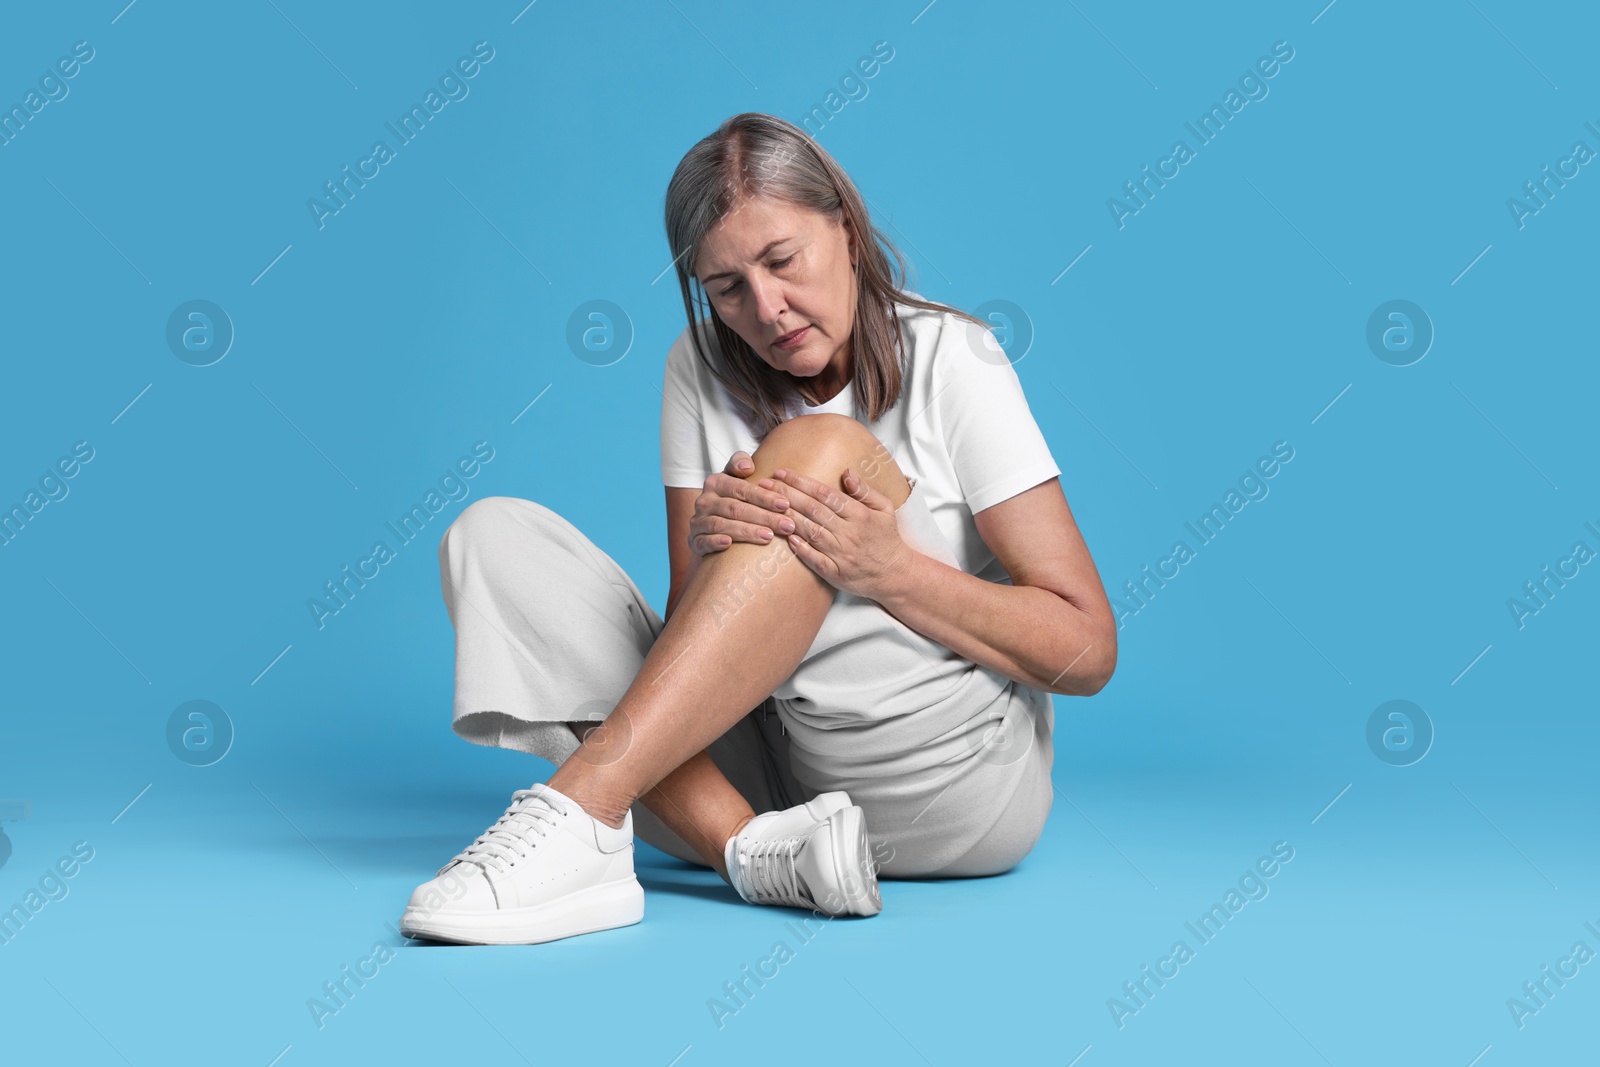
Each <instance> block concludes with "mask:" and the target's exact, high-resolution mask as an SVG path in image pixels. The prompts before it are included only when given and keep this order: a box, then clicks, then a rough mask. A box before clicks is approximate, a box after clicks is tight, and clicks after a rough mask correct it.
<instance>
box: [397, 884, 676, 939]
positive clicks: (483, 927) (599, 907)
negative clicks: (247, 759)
mask: <svg viewBox="0 0 1600 1067" xmlns="http://www.w3.org/2000/svg"><path fill="white" fill-rule="evenodd" d="M643 918H644V887H643V886H641V885H640V884H639V880H638V879H637V878H635V877H632V876H631V875H630V876H629V877H628V878H625V879H619V880H617V881H615V882H606V883H604V884H602V885H598V886H594V887H592V888H588V889H580V890H577V891H575V892H572V893H568V894H567V895H566V896H564V897H557V898H556V899H555V900H550V901H546V902H545V903H543V904H535V905H532V906H530V907H526V908H509V909H507V910H504V911H492V912H484V913H481V914H479V913H467V912H454V913H452V912H447V911H436V912H433V913H432V914H428V913H425V912H423V911H422V910H421V909H419V908H409V907H408V908H406V910H405V914H404V915H402V916H401V917H400V932H401V933H402V934H404V935H405V936H406V937H419V938H427V939H428V940H430V941H447V942H450V943H451V944H457V945H538V944H543V943H544V942H546V941H558V940H560V939H561V938H563V937H575V936H577V935H578V934H592V933H595V932H596V931H599V930H613V929H615V928H617V927H619V926H632V925H633V924H634V923H637V922H638V921H639V920H641V919H643Z"/></svg>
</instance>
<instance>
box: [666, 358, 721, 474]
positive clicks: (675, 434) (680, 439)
mask: <svg viewBox="0 0 1600 1067" xmlns="http://www.w3.org/2000/svg"><path fill="white" fill-rule="evenodd" d="M698 359H699V357H697V356H696V355H695V353H694V349H693V348H692V347H691V344H690V341H689V334H688V331H685V332H684V333H683V335H682V336H680V337H679V338H678V340H677V343H675V344H674V345H673V346H672V348H671V350H669V351H668V352H667V368H666V373H665V375H664V378H663V381H662V388H661V483H662V484H663V485H665V486H668V487H677V488H682V489H700V488H703V487H704V486H705V484H706V479H707V478H709V477H711V473H712V472H711V470H710V469H709V468H708V466H707V464H708V463H709V459H708V457H707V455H706V448H707V446H706V435H705V415H704V412H703V409H702V406H701V398H700V388H699V384H698V383H699V378H700V375H699V374H698V373H696V372H697V370H698V366H697V364H698Z"/></svg>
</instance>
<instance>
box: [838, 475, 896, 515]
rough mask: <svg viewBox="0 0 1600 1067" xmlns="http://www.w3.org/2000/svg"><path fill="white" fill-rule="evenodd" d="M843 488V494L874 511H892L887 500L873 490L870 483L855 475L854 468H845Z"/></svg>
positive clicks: (892, 508) (891, 506)
mask: <svg viewBox="0 0 1600 1067" xmlns="http://www.w3.org/2000/svg"><path fill="white" fill-rule="evenodd" d="M844 488H845V492H847V493H849V494H850V495H851V496H853V497H855V498H856V499H857V500H859V501H861V502H862V503H863V504H865V505H867V507H869V508H872V509H873V510H874V511H893V510H894V505H893V504H892V503H891V502H890V500H889V498H888V497H886V496H884V495H883V494H882V493H880V492H878V491H877V490H876V489H874V488H873V487H872V483H871V482H869V481H867V480H866V479H865V478H863V477H861V475H860V474H857V473H856V469H855V468H854V467H850V468H847V469H846V470H845V472H844Z"/></svg>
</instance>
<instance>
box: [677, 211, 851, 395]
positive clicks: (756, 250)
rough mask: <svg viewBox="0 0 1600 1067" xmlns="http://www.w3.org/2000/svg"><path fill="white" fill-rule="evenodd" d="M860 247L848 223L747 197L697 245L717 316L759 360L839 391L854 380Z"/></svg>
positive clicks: (700, 270)
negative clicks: (855, 266)
mask: <svg viewBox="0 0 1600 1067" xmlns="http://www.w3.org/2000/svg"><path fill="white" fill-rule="evenodd" d="M855 250H856V242H855V234H854V231H853V230H852V228H851V227H850V225H849V224H848V222H835V221H834V220H832V219H830V218H828V217H827V216H825V215H822V214H819V213H817V212H815V211H811V210H809V209H806V208H801V207H796V206H795V205H793V204H789V203H787V202H784V201H779V200H773V199H770V198H767V197H760V198H756V199H742V200H740V201H739V202H738V203H737V204H736V205H735V206H734V208H733V210H732V211H730V212H729V213H728V214H727V215H726V216H724V217H723V219H722V220H721V221H720V222H718V223H717V225H716V226H714V227H712V229H711V231H710V232H709V233H708V234H706V237H705V239H704V240H703V241H702V242H701V243H700V254H699V257H698V258H697V260H696V263H695V272H696V276H697V277H698V278H699V279H700V284H701V286H703V287H704V289H705V291H706V295H707V296H708V297H709V298H710V300H711V306H712V309H713V310H715V311H716V313H717V315H718V317H720V318H721V319H722V321H723V322H725V323H727V324H728V327H729V328H730V329H732V330H733V331H734V332H735V333H737V334H738V335H739V336H740V337H742V338H744V340H745V342H746V343H748V344H749V345H750V347H751V348H752V349H754V350H755V351H756V353H757V354H759V355H760V356H761V358H762V359H764V360H765V361H766V362H767V363H768V364H770V365H771V366H772V367H774V368H775V369H777V370H780V371H784V372H786V373H788V374H792V375H794V376H795V377H797V378H816V377H817V376H818V375H821V377H820V378H818V379H817V382H816V385H818V386H821V387H823V388H822V389H821V390H820V391H822V392H837V391H838V390H839V389H842V388H844V383H845V382H847V381H849V380H850V333H851V326H852V324H853V323H854V322H855V316H856V281H855V274H854V272H853V270H852V264H853V263H854V261H855ZM796 331H804V332H803V333H800V334H799V336H798V337H795V336H794V335H795V333H796ZM785 335H789V339H790V341H791V343H790V344H789V345H788V346H786V347H785V346H780V345H779V344H778V343H777V342H778V341H779V339H780V338H783V337H785Z"/></svg>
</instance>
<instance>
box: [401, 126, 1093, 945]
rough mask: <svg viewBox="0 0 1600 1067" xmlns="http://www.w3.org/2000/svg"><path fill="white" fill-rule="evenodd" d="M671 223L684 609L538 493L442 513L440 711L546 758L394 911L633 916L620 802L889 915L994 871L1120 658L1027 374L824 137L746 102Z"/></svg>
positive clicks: (430, 923)
mask: <svg viewBox="0 0 1600 1067" xmlns="http://www.w3.org/2000/svg"><path fill="white" fill-rule="evenodd" d="M666 227H667V235H668V239H669V243H670V245H671V247H672V248H673V249H674V250H675V251H676V252H677V256H676V258H675V261H674V262H675V264H676V267H677V272H678V282H679V286H680V288H681V290H682V292H683V298H684V305H685V309H686V311H687V313H688V321H689V324H690V325H689V326H688V327H687V328H686V329H685V330H684V332H683V334H682V335H681V336H680V337H679V338H678V341H677V343H676V344H674V345H673V347H672V350H671V351H670V352H669V354H668V357H667V369H666V383H665V384H666V389H665V391H664V393H663V404H662V422H661V449H662V476H663V481H664V483H665V485H666V503H667V528H668V533H669V552H670V556H671V569H672V578H671V589H670V593H669V595H668V598H667V604H666V612H665V616H664V619H665V621H663V617H658V616H657V615H656V613H655V612H654V610H652V608H651V607H650V605H649V604H648V603H646V602H645V600H644V598H643V596H641V595H640V593H639V590H638V588H637V587H636V586H635V585H634V583H633V581H632V580H631V579H630V578H629V577H628V576H627V574H625V573H624V572H623V571H622V569H621V568H620V567H618V566H617V564H616V563H615V562H614V561H612V560H611V559H610V557H608V556H607V555H605V553H603V552H601V551H600V550H599V549H598V548H596V547H595V546H594V545H593V543H591V542H590V541H589V540H588V539H587V538H586V537H585V536H584V535H583V534H582V533H580V532H579V531H578V530H577V529H576V528H575V527H573V526H572V525H571V524H570V523H568V522H567V521H566V520H564V519H562V518H561V517H560V516H559V515H557V514H555V513H554V512H553V511H550V510H549V509H548V508H545V507H543V506H542V505H540V504H537V503H535V502H533V501H528V500H520V499H515V498H511V497H489V498H486V499H483V500H479V501H477V502H476V503H474V504H473V505H471V506H470V507H468V508H467V509H466V510H465V511H463V513H462V514H461V516H460V517H459V518H457V520H456V521H455V522H454V523H453V524H452V525H451V526H450V528H449V529H448V530H447V531H446V533H445V536H444V538H443V540H442V542H441V543H440V546H439V558H440V566H441V572H442V576H443V590H444V596H445V602H446V605H447V607H448V608H449V611H450V617H451V621H452V623H453V624H454V625H455V628H456V696H455V711H454V723H453V725H454V729H455V730H456V732H457V733H459V734H460V735H461V736H463V737H465V738H467V739H468V740H471V741H474V742H477V743H479V744H487V745H499V746H502V747H507V748H514V749H520V750H523V751H529V752H534V753H537V754H538V755H541V756H543V757H545V758H546V759H549V760H550V761H551V762H552V763H555V764H557V769H556V771H555V773H554V774H553V775H552V776H551V777H550V780H549V781H548V782H547V783H543V784H535V785H534V786H532V787H531V788H529V789H526V790H518V791H517V792H516V794H515V795H514V797H513V798H512V802H511V805H510V807H509V808H508V809H507V810H506V812H505V814H504V815H502V816H501V817H500V819H499V820H498V821H497V822H496V823H495V824H494V825H493V826H491V827H490V828H489V829H488V830H486V831H485V832H484V833H483V834H482V835H481V836H479V837H478V839H477V840H476V841H474V842H473V843H472V844H471V845H469V846H467V848H466V849H464V850H463V851H462V852H461V853H460V854H458V855H457V856H456V857H455V858H454V859H452V860H451V861H450V863H448V864H446V866H445V867H444V868H442V869H441V870H440V872H439V876H438V877H436V878H434V879H432V880H431V881H429V882H426V883H424V884H423V885H421V886H419V887H418V888H417V890H416V892H415V893H414V894H413V895H412V898H411V902H410V905H409V906H408V907H407V909H406V912H405V916H404V917H403V918H402V920H401V924H402V925H401V929H402V931H403V932H405V933H406V934H407V935H408V936H413V937H427V938H432V939H436V940H446V941H457V942H465V943H531V942H539V941H548V940H552V939H554V938H559V937H567V936H571V935H573V934H579V933H586V932H590V931H594V930H602V929H608V928H611V927H616V926H623V925H627V924H629V923H635V922H638V921H639V920H640V919H641V918H642V917H643V913H644V895H643V891H642V889H641V888H640V886H639V883H638V881H637V880H636V879H635V877H634V873H633V832H634V826H635V819H637V826H638V828H639V836H640V837H642V838H643V839H644V840H645V841H648V842H650V843H651V844H654V845H656V846H657V847H659V848H662V849H663V850H665V851H667V852H668V853H670V854H672V855H674V856H677V857H679V858H681V859H685V860H691V861H697V862H701V863H704V864H706V865H707V866H710V867H712V868H713V869H715V870H717V872H718V873H719V874H721V875H722V876H723V877H724V878H725V879H726V880H728V881H729V882H730V884H731V885H732V886H733V887H734V888H735V890H737V892H738V894H739V895H740V896H741V897H742V898H743V899H745V900H746V901H749V902H752V903H761V904H778V905H790V906H798V907H807V908H812V909H814V910H817V911H821V912H824V913H826V914H829V915H845V914H851V915H872V914H875V913H876V912H877V911H878V910H879V909H880V908H881V906H882V901H881V897H880V895H879V892H878V886H877V875H878V874H879V873H882V874H884V875H885V876H895V877H950V876H976V875H986V874H995V873H999V872H1001V871H1005V870H1008V869H1010V868H1011V867H1012V866H1014V865H1015V864H1016V863H1017V862H1018V861H1019V860H1020V859H1021V858H1022V857H1023V856H1024V855H1026V854H1027V852H1028V851H1029V850H1030V849H1031V848H1032V847H1033V845H1034V843H1035V842H1036V841H1037V840H1038V838H1039V834H1040V832H1041V830H1042V828H1043V825H1044V820H1045V817H1046V815H1047V814H1048V812H1049V810H1050V802H1051V785H1050V767H1051V762H1052V758H1053V757H1052V751H1053V750H1052V747H1051V731H1052V727H1053V724H1054V719H1053V711H1052V704H1051V698H1050V694H1052V693H1060V694H1063V695H1090V694H1093V693H1096V692H1098V691H1099V690H1100V688H1101V687H1102V686H1104V685H1105V683H1106V681H1107V680H1108V679H1109V678H1110V676H1111V673H1112V671H1113V670H1114V668H1115V665H1116V627H1115V623H1114V620H1113V617H1112V614H1111V610H1110V605H1109V604H1108V602H1107V600H1106V596H1105V593H1104V591H1103V590H1102V588H1101V585H1100V580H1099V576H1098V574H1097V573H1096V570H1095V566H1094V563H1093V561H1092V560H1091V558H1090V556H1089V552H1088V550H1087V548H1086V547H1085V545H1084V542H1083V538H1082V537H1081V536H1080V534H1079V532H1078V529H1077V527H1076V525H1075V523H1074V522H1073V518H1072V514H1071V511H1070V510H1069V509H1068V507H1067V502H1066V500H1065V498H1064V497H1063V495H1062V491H1061V485H1060V481H1059V477H1058V476H1059V474H1060V470H1059V468H1058V467H1057V466H1056V465H1055V462H1054V460H1053V459H1052V457H1051V455H1050V452H1049V449H1048V448H1047V446H1046V445H1045V442H1044V438H1043V436H1042V435H1041V434H1040V432H1039V429H1038V427H1037V426H1036V424H1035V423H1034V421H1033V418H1032V416H1031V415H1030V413H1029V411H1028V406H1027V402H1026V400H1025V399H1024V397H1023V394H1022V390H1021V386H1020V383H1019V382H1018V379H1017V376H1016V372H1015V370H1013V369H1012V367H1011V364H1010V363H1009V362H1008V360H1007V359H1006V356H1005V354H1004V353H1003V352H1002V351H1001V350H1000V349H999V347H998V346H997V345H996V344H995V343H994V341H993V337H992V335H991V334H990V333H989V331H988V329H987V328H986V326H985V324H984V323H983V322H981V321H980V320H978V319H975V318H973V317H972V316H970V315H967V314H965V313H964V312H960V311H957V310H955V309H953V308H948V307H945V306H944V305H942V304H937V303H932V302H929V301H926V300H924V299H922V298H921V297H920V296H918V295H917V294H915V293H910V292H907V291H904V290H902V289H901V285H900V282H899V281H898V279H900V278H903V276H904V273H905V265H904V261H903V259H902V258H901V256H900V253H899V252H898V251H897V250H895V249H894V248H893V246H892V245H890V244H889V242H888V241H887V240H886V239H885V238H884V236H883V235H882V234H881V233H880V232H879V231H878V230H877V229H876V228H875V227H873V225H872V223H871V222H870V220H869V218H868V215H867V212H866V209H865V207H864V205H863V203H862V199H861V196H860V194H859V193H858V192H857V190H856V188H855V186H854V184H853V183H852V182H851V181H850V179H849V177H848V176H846V175H845V174H844V172H843V171H842V170H841V169H840V168H839V166H838V164H837V163H835V162H834V160H833V159H832V158H831V157H830V156H829V155H828V154H827V153H826V152H824V151H823V150H822V149H821V148H819V147H818V146H817V145H816V144H815V143H814V142H813V141H811V139H810V138H809V137H808V136H807V135H806V134H805V133H804V132H803V131H801V130H800V129H798V128H797V127H795V126H794V125H792V124H790V123H788V122H785V121H783V120H782V119H778V118H774V117H772V116H769V115H762V114H756V113H746V114H741V115H736V116H734V117H732V118H730V119H728V120H727V121H726V122H724V123H723V124H722V125H721V126H720V127H719V128H718V129H717V131H716V132H715V133H713V134H711V135H710V136H709V137H706V138H705V139H704V140H702V141H701V142H700V143H698V144H696V145H695V146H694V148H693V149H691V150H690V151H689V153H688V154H687V155H686V156H685V157H684V158H683V160H682V161H681V162H680V163H679V165H678V167H677V170H676V172H675V173H674V175H673V177H672V181H671V183H670V185H669V187H668V190H667V197H666ZM885 249H887V252H886V251H885ZM891 253H892V255H893V257H894V263H893V267H892V268H891V264H890V259H889V254H891ZM699 297H704V298H705V299H706V300H707V301H708V302H709V305H710V312H711V313H710V315H709V316H704V315H702V314H701V313H700V311H699V310H698V309H699V307H700V301H699ZM719 468H720V469H719ZM752 709H754V710H752ZM868 830H870V837H869V835H868Z"/></svg>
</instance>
